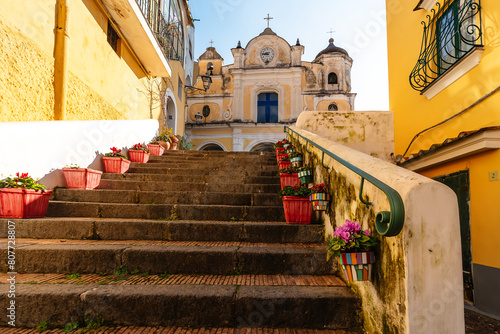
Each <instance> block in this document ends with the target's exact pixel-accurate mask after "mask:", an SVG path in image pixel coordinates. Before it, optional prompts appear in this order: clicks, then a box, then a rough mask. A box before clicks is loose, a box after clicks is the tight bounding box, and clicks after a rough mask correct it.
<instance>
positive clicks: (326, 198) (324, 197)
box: [310, 193, 330, 211]
mask: <svg viewBox="0 0 500 334" xmlns="http://www.w3.org/2000/svg"><path fill="white" fill-rule="evenodd" d="M310 198H311V202H312V205H313V209H314V210H315V211H325V210H326V209H327V208H328V203H329V202H330V194H327V193H316V194H311V196H310Z"/></svg>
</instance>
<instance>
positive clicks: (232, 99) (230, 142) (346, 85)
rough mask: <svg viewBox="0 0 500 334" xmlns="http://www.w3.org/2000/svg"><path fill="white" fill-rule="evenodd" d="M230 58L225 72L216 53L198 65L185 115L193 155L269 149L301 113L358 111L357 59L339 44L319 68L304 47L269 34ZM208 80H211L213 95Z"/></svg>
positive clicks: (321, 58) (324, 52)
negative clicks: (306, 58)
mask: <svg viewBox="0 0 500 334" xmlns="http://www.w3.org/2000/svg"><path fill="white" fill-rule="evenodd" d="M231 51H232V54H233V57H234V62H233V64H231V65H224V59H222V57H221V56H220V55H219V54H218V52H217V50H216V49H215V48H214V47H209V48H207V50H206V52H205V53H204V54H203V55H201V56H200V58H199V59H198V62H197V63H195V80H193V82H194V87H188V88H187V92H188V95H187V109H186V113H187V115H186V134H187V135H188V136H189V137H190V139H191V142H192V144H193V145H194V149H197V150H224V151H263V150H269V149H270V148H272V144H273V143H275V142H276V141H277V140H279V139H282V138H283V126H284V125H287V124H293V123H295V121H296V120H297V118H298V116H299V115H300V113H301V112H302V111H305V110H318V111H328V110H330V111H352V110H354V100H355V97H356V94H354V93H351V67H352V59H351V58H350V57H349V54H348V53H347V51H345V50H344V49H342V48H339V47H336V46H335V45H334V43H333V39H330V43H329V45H328V47H327V48H326V49H324V50H322V51H321V52H319V53H318V55H317V56H316V58H315V59H314V61H312V62H306V61H302V55H303V53H304V46H302V45H301V44H300V42H299V40H297V43H296V44H295V45H292V46H291V45H290V44H289V43H288V42H287V41H286V40H284V39H283V38H281V37H280V36H278V35H277V34H276V33H274V32H273V31H272V30H271V29H270V28H266V29H265V30H264V31H263V32H262V33H261V34H260V35H258V36H257V37H255V38H253V39H252V40H250V41H249V42H248V44H247V45H246V47H245V48H243V47H241V44H240V43H238V46H237V47H236V48H234V49H232V50H231ZM202 75H203V76H205V77H206V76H210V79H211V81H212V83H211V85H210V87H209V88H208V89H207V90H204V89H203V84H202Z"/></svg>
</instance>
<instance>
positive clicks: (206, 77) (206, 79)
mask: <svg viewBox="0 0 500 334" xmlns="http://www.w3.org/2000/svg"><path fill="white" fill-rule="evenodd" d="M213 69H214V67H213V66H212V65H210V66H209V67H208V68H207V74H205V75H202V76H201V81H202V82H203V88H204V90H203V89H201V88H196V87H193V86H186V93H190V92H191V93H193V92H197V91H200V92H203V91H204V92H206V91H207V90H208V89H209V88H210V85H212V78H211V77H210V74H211V73H212V71H213Z"/></svg>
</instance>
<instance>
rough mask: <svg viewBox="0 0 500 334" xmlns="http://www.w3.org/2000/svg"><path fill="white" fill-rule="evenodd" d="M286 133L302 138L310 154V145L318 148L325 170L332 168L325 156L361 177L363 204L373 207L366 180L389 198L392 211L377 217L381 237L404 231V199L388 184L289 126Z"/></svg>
mask: <svg viewBox="0 0 500 334" xmlns="http://www.w3.org/2000/svg"><path fill="white" fill-rule="evenodd" d="M284 132H285V133H286V134H287V135H289V136H290V137H291V138H292V139H295V140H298V138H299V137H300V138H302V139H304V140H305V141H306V151H307V152H308V153H311V152H309V151H308V150H307V147H308V146H309V145H313V146H315V147H316V148H318V149H319V150H320V151H322V152H323V154H322V159H321V165H322V166H323V168H325V169H330V167H327V166H325V165H324V158H325V154H326V155H328V156H329V157H331V158H332V159H334V160H336V161H337V162H339V163H340V164H342V165H344V166H345V167H347V168H348V169H350V170H351V171H353V172H354V173H356V174H358V175H359V176H361V186H360V189H359V198H360V200H361V202H362V203H364V204H366V205H372V203H369V202H367V201H365V200H364V199H363V196H362V195H363V185H364V182H365V180H366V181H368V182H370V183H371V184H373V185H374V186H375V187H377V188H378V189H380V190H382V191H383V192H384V194H385V195H386V196H387V199H388V200H389V205H390V211H381V212H378V213H377V215H376V216H375V226H376V228H377V232H378V233H379V234H380V235H383V236H386V237H394V236H396V235H398V234H399V233H400V232H401V230H402V229H403V225H404V220H405V208H404V203H403V199H402V198H401V195H400V194H399V193H398V192H397V191H396V190H394V189H393V188H391V187H390V186H388V185H387V184H385V183H383V182H382V181H380V180H378V179H377V178H375V177H374V176H372V175H370V174H368V173H367V172H365V171H364V170H361V169H359V168H358V167H356V166H354V165H353V164H351V163H349V162H347V161H346V160H344V159H342V158H341V157H339V156H337V155H335V154H333V153H332V152H330V151H328V150H327V149H325V148H323V147H321V146H320V145H318V144H316V143H314V142H313V141H311V140H310V139H309V138H306V137H304V136H303V135H301V134H300V133H298V132H296V131H294V130H293V129H291V128H290V127H288V126H285V128H284Z"/></svg>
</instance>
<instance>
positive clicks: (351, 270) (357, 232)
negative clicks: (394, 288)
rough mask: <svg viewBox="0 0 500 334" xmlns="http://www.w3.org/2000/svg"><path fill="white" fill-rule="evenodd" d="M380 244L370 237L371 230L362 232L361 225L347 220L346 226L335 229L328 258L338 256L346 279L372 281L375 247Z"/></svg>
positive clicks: (373, 237) (329, 246)
mask: <svg viewBox="0 0 500 334" xmlns="http://www.w3.org/2000/svg"><path fill="white" fill-rule="evenodd" d="M378 242H379V239H378V238H377V237H375V236H370V231H369V230H364V231H362V230H361V225H360V224H359V223H355V222H351V221H350V220H348V219H346V221H345V224H344V225H342V226H338V227H336V228H335V232H334V233H333V239H332V240H331V241H330V242H329V243H328V249H327V251H328V255H327V256H328V258H330V257H331V256H338V257H339V263H340V264H341V265H342V269H343V271H344V275H345V278H346V279H347V280H349V281H367V280H370V279H371V274H372V267H373V263H374V262H375V255H374V253H373V251H372V250H373V247H375V246H376V245H377V244H378Z"/></svg>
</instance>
